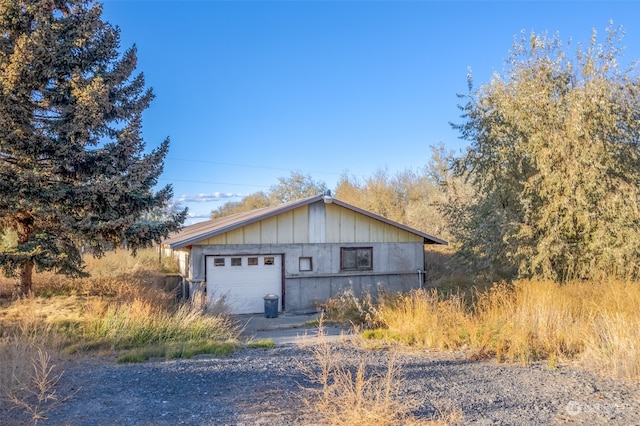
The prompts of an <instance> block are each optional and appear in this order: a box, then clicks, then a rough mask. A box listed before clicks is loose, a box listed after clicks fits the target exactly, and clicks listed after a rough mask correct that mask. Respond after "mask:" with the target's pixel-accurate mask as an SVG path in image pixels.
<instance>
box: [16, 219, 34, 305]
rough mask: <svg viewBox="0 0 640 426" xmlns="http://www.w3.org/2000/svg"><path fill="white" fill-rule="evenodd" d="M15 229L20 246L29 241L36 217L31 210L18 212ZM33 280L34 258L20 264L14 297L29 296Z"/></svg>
mask: <svg viewBox="0 0 640 426" xmlns="http://www.w3.org/2000/svg"><path fill="white" fill-rule="evenodd" d="M15 217H16V220H15V230H16V234H17V236H18V246H20V245H22V244H26V243H28V242H29V238H30V237H31V234H32V233H33V231H34V226H33V224H34V218H33V216H32V215H31V213H29V212H19V213H18V214H16V216H15ZM32 282H33V260H32V259H26V260H25V261H24V263H23V264H22V265H20V275H18V277H17V279H16V283H15V286H14V287H13V297H23V296H29V295H30V294H31V284H32Z"/></svg>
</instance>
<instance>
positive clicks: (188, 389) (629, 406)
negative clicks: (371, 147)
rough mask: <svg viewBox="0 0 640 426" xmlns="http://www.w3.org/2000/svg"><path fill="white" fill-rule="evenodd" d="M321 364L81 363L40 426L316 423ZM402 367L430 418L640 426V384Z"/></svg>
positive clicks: (341, 351)
mask: <svg viewBox="0 0 640 426" xmlns="http://www.w3.org/2000/svg"><path fill="white" fill-rule="evenodd" d="M308 342H309V343H312V342H310V341H308ZM330 345H331V346H332V347H333V348H334V350H335V352H336V354H337V355H338V356H340V357H341V358H340V359H344V360H345V361H344V362H351V363H353V364H357V363H358V362H359V360H361V359H366V360H367V362H368V363H369V365H371V366H372V368H381V369H384V368H386V365H387V357H388V356H389V352H388V351H371V350H364V349H362V348H361V347H360V346H358V345H356V344H352V343H349V342H334V343H330ZM314 362H315V361H314V358H313V355H312V353H311V350H310V346H304V345H299V344H297V343H290V344H284V345H279V346H277V347H276V348H274V349H243V350H240V351H238V352H236V353H234V354H233V355H231V356H228V357H197V358H196V359H192V360H171V361H164V360H162V361H150V362H146V363H143V364H125V365H117V364H115V362H114V361H113V360H105V359H102V360H96V359H88V360H87V359H85V360H74V361H71V362H69V363H68V364H65V366H64V369H65V372H64V375H63V376H62V378H61V380H60V382H59V388H58V392H59V395H60V396H65V395H69V394H71V393H73V392H77V393H76V394H75V395H73V397H72V398H70V399H69V400H67V401H65V402H63V403H61V404H59V405H57V406H56V407H54V408H53V409H52V410H51V412H49V413H48V414H47V416H48V418H47V419H46V420H44V421H42V422H41V423H39V424H44V425H78V426H82V425H87V426H88V425H91V426H93V425H177V424H188V425H270V426H275V425H313V424H317V421H314V416H313V414H312V413H310V412H309V411H308V409H307V408H306V406H305V405H304V404H303V403H302V402H301V397H302V396H303V395H304V391H303V390H302V389H301V387H312V386H314V385H313V384H312V383H310V381H309V379H308V378H307V377H306V376H305V375H304V374H303V373H302V371H301V369H300V363H303V364H305V365H314ZM396 366H397V367H398V369H399V372H400V374H401V376H402V377H403V378H404V381H403V386H402V395H403V396H408V397H409V396H410V397H414V398H415V397H417V398H419V400H421V401H422V403H421V405H420V407H419V408H418V409H417V411H416V414H417V415H419V416H423V417H425V418H426V417H429V416H432V415H433V414H434V405H438V406H442V405H444V406H450V407H455V408H459V409H461V410H462V416H463V420H464V423H465V424H470V425H491V424H499V425H531V424H544V425H547V424H562V423H574V424H616V425H632V424H636V425H640V385H639V384H637V383H626V382H623V381H617V380H611V379H606V378H603V377H600V376H598V375H595V374H592V373H589V372H586V371H581V370H577V369H575V368H570V367H568V366H560V367H559V368H557V369H553V370H551V369H548V368H547V366H546V364H536V365H532V366H528V367H521V366H517V365H507V364H498V363H496V362H494V361H469V360H467V359H465V358H464V356H463V355H462V354H449V353H438V352H424V353H420V354H418V353H400V354H398V355H397V358H396ZM24 423H25V418H21V417H20V416H19V412H18V411H17V410H12V411H7V410H6V407H5V409H3V410H0V424H24ZM363 426H364V425H363Z"/></svg>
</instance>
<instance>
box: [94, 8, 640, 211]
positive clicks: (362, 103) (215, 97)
mask: <svg viewBox="0 0 640 426" xmlns="http://www.w3.org/2000/svg"><path fill="white" fill-rule="evenodd" d="M103 7H104V14H103V19H104V20H106V21H108V22H110V23H112V24H114V25H116V26H118V27H119V28H120V30H121V37H122V46H121V47H122V48H123V49H124V48H127V47H130V46H131V45H133V44H136V46H137V48H138V59H139V63H138V71H141V72H143V73H144V74H145V77H146V81H147V84H148V85H149V86H151V87H153V89H154V91H155V94H156V99H155V100H154V102H153V103H152V105H151V108H149V110H147V111H146V112H145V114H144V118H143V119H144V122H143V126H144V127H143V136H144V139H145V142H146V143H147V145H148V147H149V148H153V147H155V146H157V145H158V144H159V143H160V142H161V141H162V140H164V138H165V137H169V138H170V139H171V148H170V152H169V154H168V156H167V158H166V161H165V171H164V173H163V175H162V179H161V181H160V183H161V184H167V183H171V184H172V185H173V188H174V195H175V199H176V200H179V201H181V203H182V205H184V206H187V207H189V211H190V213H191V215H192V216H193V218H192V219H190V221H189V223H192V222H194V221H197V220H202V219H203V218H206V217H208V216H209V214H210V212H211V210H213V209H215V208H216V207H218V206H220V205H221V204H222V203H224V202H226V201H229V200H239V199H240V198H238V196H242V195H246V194H250V193H254V192H256V191H260V190H268V189H269V187H270V186H272V185H275V184H277V182H278V178H279V177H287V176H289V174H290V172H291V171H300V172H303V173H305V174H309V175H311V176H312V177H313V179H315V180H317V181H323V182H325V183H326V184H327V185H328V187H329V188H331V189H333V188H335V186H336V183H337V181H338V179H339V178H340V175H341V174H342V173H345V172H346V173H347V174H349V175H350V176H354V177H357V178H359V179H364V178H367V177H370V176H372V175H373V174H374V173H375V171H376V170H378V169H381V168H386V169H387V170H388V172H389V174H390V175H393V174H395V173H396V172H398V171H402V170H405V169H411V170H417V169H419V168H421V167H424V166H425V165H426V164H427V162H428V161H429V158H430V146H432V145H435V144H438V143H443V144H444V145H445V146H447V147H449V148H450V149H454V150H460V149H463V148H464V143H463V142H462V141H460V140H459V139H458V133H457V132H455V131H454V130H452V129H451V127H450V125H449V123H450V122H459V121H460V119H459V115H460V111H459V110H458V108H457V105H458V103H459V99H458V98H457V96H456V94H457V93H464V92H465V91H466V89H467V80H466V76H467V71H468V69H471V70H472V74H473V78H474V82H475V84H476V85H480V84H483V83H486V82H488V81H489V79H490V78H491V75H492V74H493V73H494V72H500V71H501V70H502V66H503V59H504V58H505V57H506V56H507V55H508V53H509V49H510V48H511V46H512V44H513V39H514V36H518V35H519V34H520V32H521V31H522V30H524V31H526V32H527V33H530V32H531V31H532V30H533V31H535V32H544V31H548V32H549V33H555V32H559V33H560V37H561V39H562V40H565V41H566V40H568V39H569V38H571V39H572V43H573V44H575V43H578V42H581V43H583V44H586V43H588V41H589V38H590V36H591V30H592V29H593V28H595V29H596V30H597V31H598V33H599V34H600V35H601V36H602V37H604V30H605V27H606V26H607V24H608V22H609V20H610V19H611V20H613V22H614V24H615V25H622V26H623V27H624V29H625V31H626V36H625V39H624V43H623V44H624V45H626V46H627V49H626V51H625V58H627V59H629V60H631V59H633V58H640V46H639V42H640V26H639V25H640V24H639V23H640V2H634V1H624V2H613V1H607V2H605V1H602V2H599V1H581V2H579V1H567V2H552V1H538V2H522V1H517V2H516V1H511V2H510V1H500V2H489V1H473V2H462V1H449V2H437V1H129V0H126V1H125V0H106V1H103Z"/></svg>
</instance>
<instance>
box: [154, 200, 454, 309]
mask: <svg viewBox="0 0 640 426" xmlns="http://www.w3.org/2000/svg"><path fill="white" fill-rule="evenodd" d="M425 244H447V243H446V241H443V240H440V239H438V238H436V237H433V236H430V235H427V234H425V233H423V232H421V231H418V230H415V229H412V228H410V227H407V226H404V225H402V224H399V223H396V222H393V221H391V220H388V219H386V218H384V217H381V216H378V215H376V214H373V213H370V212H367V211H365V210H362V209H360V208H358V207H355V206H352V205H350V204H347V203H344V202H342V201H340V200H338V199H336V198H332V197H331V196H329V195H317V196H313V197H309V198H305V199H302V200H297V201H292V202H289V203H285V204H281V205H278V206H273V207H265V208H261V209H257V210H252V211H249V212H244V213H239V214H235V215H231V216H227V217H222V218H217V219H213V220H209V221H205V222H200V223H196V224H194V225H190V226H187V227H185V228H183V229H182V230H181V231H179V232H177V233H175V234H173V235H171V236H170V237H169V238H168V239H167V240H165V241H164V244H163V245H164V247H165V248H166V249H168V250H169V251H170V252H171V253H172V254H173V255H174V256H175V257H176V258H178V260H179V263H180V269H181V273H182V275H183V279H184V281H185V283H186V286H187V287H188V288H189V290H190V293H191V294H194V292H199V291H202V292H205V293H206V295H207V298H208V300H209V303H211V304H214V303H217V302H219V301H220V300H221V299H223V300H224V301H225V303H226V304H227V305H228V307H229V308H230V310H231V312H232V313H237V314H242V313H260V312H263V309H264V300H263V298H264V296H265V295H267V294H275V295H277V296H278V298H279V299H278V304H279V306H278V310H279V311H287V312H305V311H313V310H314V309H315V308H316V306H317V304H318V303H322V302H325V301H326V300H328V299H329V298H331V297H334V296H337V295H339V294H341V292H343V291H344V290H347V289H350V290H351V291H353V293H354V294H355V296H357V297H359V296H360V295H362V294H363V293H364V292H369V293H370V294H372V295H373V296H375V295H376V294H377V293H378V291H379V290H380V289H381V288H384V289H387V290H394V291H408V290H410V289H413V288H418V287H420V286H421V285H422V284H423V283H422V279H423V276H424V274H423V272H424V270H425V264H424V245H425Z"/></svg>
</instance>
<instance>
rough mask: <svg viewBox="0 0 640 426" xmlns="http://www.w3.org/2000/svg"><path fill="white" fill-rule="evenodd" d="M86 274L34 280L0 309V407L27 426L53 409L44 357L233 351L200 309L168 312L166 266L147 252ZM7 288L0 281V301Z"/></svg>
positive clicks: (116, 255)
mask: <svg viewBox="0 0 640 426" xmlns="http://www.w3.org/2000/svg"><path fill="white" fill-rule="evenodd" d="M87 269H88V271H89V272H90V273H91V277H90V278H84V279H67V278H64V277H61V276H58V275H55V274H51V273H41V274H36V275H35V276H34V294H33V297H28V298H23V299H19V300H10V299H9V298H4V300H1V301H0V400H1V402H7V403H9V404H12V405H13V406H15V407H18V408H19V409H20V413H21V414H20V415H22V416H25V415H27V416H28V418H29V419H30V421H31V422H33V423H35V422H37V421H38V420H40V419H41V418H42V417H43V416H44V413H45V412H46V411H47V410H49V409H52V408H53V407H54V406H55V404H57V402H58V401H60V395H58V394H57V393H56V383H57V378H59V375H60V374H61V372H58V371H57V370H56V367H54V366H53V363H52V361H51V358H52V357H61V356H63V354H64V353H76V352H78V351H79V350H82V351H86V350H95V349H108V350H112V349H123V348H136V349H139V351H138V352H139V354H149V353H153V354H156V355H154V356H166V357H178V356H184V357H189V356H193V354H196V353H200V352H202V351H206V352H209V353H221V352H225V353H228V352H229V351H233V350H235V348H236V347H237V344H236V343H234V340H233V339H234V337H236V336H237V333H238V327H237V326H236V325H235V324H233V323H232V322H231V321H230V319H229V317H228V316H226V315H221V314H212V313H211V312H207V311H205V309H204V307H205V306H206V304H203V303H202V301H196V302H194V303H188V304H176V300H175V295H174V294H172V293H171V292H168V291H166V289H165V288H164V275H165V273H166V272H173V271H174V270H175V269H174V265H173V262H167V261H166V260H165V261H163V262H159V259H158V254H157V253H156V252H155V251H153V250H146V251H141V252H140V253H139V254H138V256H136V257H135V258H134V257H132V256H130V255H129V254H128V253H127V252H125V251H119V252H113V253H108V254H107V255H106V256H104V257H103V258H101V259H87ZM12 285H13V282H12V281H11V280H7V279H3V280H1V281H0V294H2V295H6V294H10V292H11V288H12ZM149 348H151V349H149ZM152 349H153V350H152ZM158 351H159V352H158ZM121 352H122V351H121ZM139 354H137V355H136V354H134V355H136V356H138V357H139V356H140V355H139ZM145 356H147V355H145ZM131 357H133V355H132V356H131ZM147 357H148V356H147ZM9 404H8V405H9Z"/></svg>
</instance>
